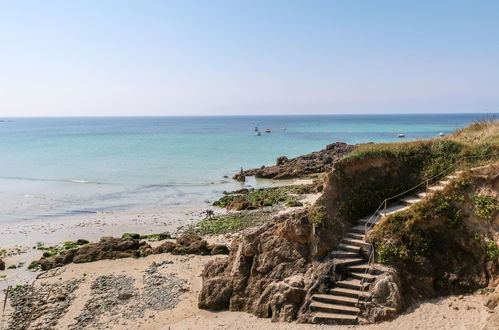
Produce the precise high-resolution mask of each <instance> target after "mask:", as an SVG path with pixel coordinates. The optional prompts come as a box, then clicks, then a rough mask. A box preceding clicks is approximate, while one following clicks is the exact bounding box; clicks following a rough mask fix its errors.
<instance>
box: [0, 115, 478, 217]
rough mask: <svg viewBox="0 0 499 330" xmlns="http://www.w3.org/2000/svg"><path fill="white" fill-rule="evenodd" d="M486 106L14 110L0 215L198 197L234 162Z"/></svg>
mask: <svg viewBox="0 0 499 330" xmlns="http://www.w3.org/2000/svg"><path fill="white" fill-rule="evenodd" d="M482 116H483V115H481V114H451V115H448V114H446V115H369V116H364V115H362V116H361V115H358V116H353V115H331V116H241V117H239V116H238V117H157V118H156V117H127V118H125V117H123V118H10V119H9V120H8V121H6V122H0V201H1V203H0V204H1V205H0V222H4V223H5V222H16V221H24V220H29V219H35V218H40V217H57V216H67V215H74V214H81V213H86V212H90V213H93V212H98V211H129V210H133V211H140V210H147V209H166V208H168V206H171V205H179V204H191V203H203V202H207V201H209V200H212V199H213V198H215V196H217V195H218V194H220V193H221V192H222V191H224V190H231V189H236V188H237V187H239V185H240V184H239V183H235V182H232V181H231V180H230V179H227V178H224V177H223V176H232V175H233V174H234V173H235V172H237V171H238V170H239V168H240V167H243V168H245V169H246V168H252V167H257V166H261V165H271V164H274V163H275V159H276V158H277V157H278V156H280V155H286V156H288V157H294V156H298V155H301V154H304V153H308V152H311V151H314V150H319V149H323V148H324V146H325V145H326V144H328V143H331V142H336V141H344V142H347V143H359V142H370V141H372V142H381V141H399V140H400V139H399V138H398V137H397V134H398V133H401V132H403V133H405V134H406V138H405V140H410V139H421V138H428V137H434V136H437V135H438V133H440V132H442V133H446V134H447V133H450V132H451V131H453V130H455V129H457V128H460V127H463V126H466V125H467V124H469V123H470V122H472V121H474V120H476V119H478V118H480V117H482ZM254 126H258V127H260V129H262V130H263V129H265V128H270V129H272V133H270V134H265V133H262V136H255V134H254V132H253V127H254ZM284 127H286V128H287V130H282V128H284ZM258 184H259V183H253V185H258ZM260 184H261V185H264V184H268V183H260Z"/></svg>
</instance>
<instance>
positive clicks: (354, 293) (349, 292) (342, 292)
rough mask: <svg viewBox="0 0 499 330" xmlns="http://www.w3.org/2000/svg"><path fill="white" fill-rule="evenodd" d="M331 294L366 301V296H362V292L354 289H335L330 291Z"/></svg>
mask: <svg viewBox="0 0 499 330" xmlns="http://www.w3.org/2000/svg"><path fill="white" fill-rule="evenodd" d="M329 293H330V294H333V295H337V296H344V297H351V298H359V296H360V299H364V298H365V297H366V296H365V294H364V295H362V294H361V293H362V291H360V290H354V289H347V288H334V289H331V290H329Z"/></svg>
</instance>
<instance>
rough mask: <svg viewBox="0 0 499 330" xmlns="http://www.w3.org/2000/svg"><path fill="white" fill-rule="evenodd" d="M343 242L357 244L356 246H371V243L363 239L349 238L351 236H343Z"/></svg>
mask: <svg viewBox="0 0 499 330" xmlns="http://www.w3.org/2000/svg"><path fill="white" fill-rule="evenodd" d="M341 243H342V244H346V245H356V246H359V247H363V246H367V247H369V246H370V245H369V243H366V242H364V241H363V240H360V239H354V238H349V237H343V238H342V239H341Z"/></svg>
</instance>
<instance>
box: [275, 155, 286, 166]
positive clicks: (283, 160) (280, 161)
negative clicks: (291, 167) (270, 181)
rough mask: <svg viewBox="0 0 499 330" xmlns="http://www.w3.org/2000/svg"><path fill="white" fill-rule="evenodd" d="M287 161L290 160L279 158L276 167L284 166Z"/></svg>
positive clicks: (283, 157) (284, 157)
mask: <svg viewBox="0 0 499 330" xmlns="http://www.w3.org/2000/svg"><path fill="white" fill-rule="evenodd" d="M287 161H289V159H288V157H286V156H280V157H277V161H276V165H277V166H279V165H282V164H284V163H286V162H287Z"/></svg>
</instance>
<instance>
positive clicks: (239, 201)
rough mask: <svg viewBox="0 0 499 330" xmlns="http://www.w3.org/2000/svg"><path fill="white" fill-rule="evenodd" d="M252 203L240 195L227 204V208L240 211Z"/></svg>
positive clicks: (249, 206)
mask: <svg viewBox="0 0 499 330" xmlns="http://www.w3.org/2000/svg"><path fill="white" fill-rule="evenodd" d="M252 206H253V204H252V203H251V202H250V201H248V200H246V199H245V198H244V197H242V196H238V197H236V198H235V199H234V200H233V201H232V202H231V203H230V204H229V205H227V210H232V211H242V210H247V209H249V208H251V207H252Z"/></svg>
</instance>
